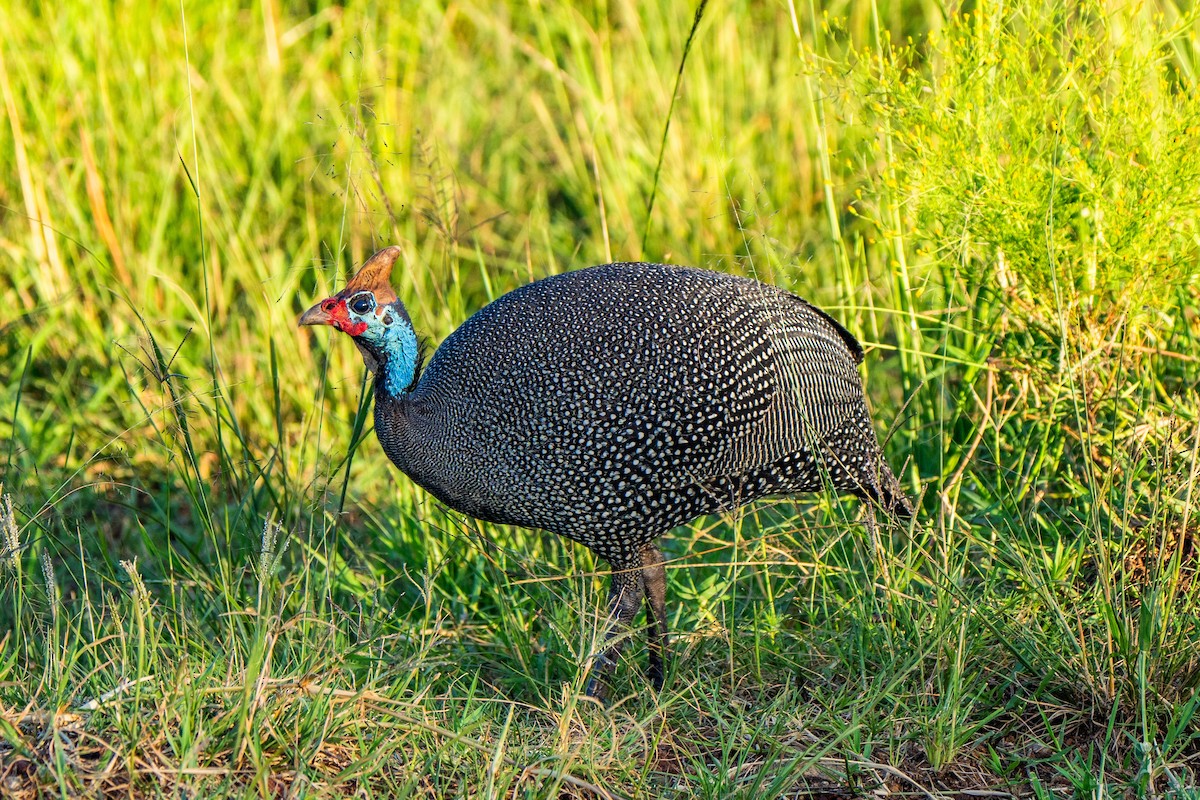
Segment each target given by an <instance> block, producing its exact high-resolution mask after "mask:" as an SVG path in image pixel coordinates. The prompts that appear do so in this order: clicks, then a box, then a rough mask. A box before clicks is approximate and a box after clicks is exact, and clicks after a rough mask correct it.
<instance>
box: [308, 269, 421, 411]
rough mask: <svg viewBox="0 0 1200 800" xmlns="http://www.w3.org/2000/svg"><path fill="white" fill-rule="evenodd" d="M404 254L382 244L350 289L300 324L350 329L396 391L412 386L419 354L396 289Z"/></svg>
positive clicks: (380, 380) (382, 380)
mask: <svg viewBox="0 0 1200 800" xmlns="http://www.w3.org/2000/svg"><path fill="white" fill-rule="evenodd" d="M399 257H400V248H399V247H385V248H384V249H383V250H380V251H379V252H378V253H376V254H375V255H373V256H371V257H370V258H369V259H367V263H365V264H363V265H362V268H361V269H359V271H358V272H357V273H356V274H355V275H354V277H353V278H351V279H350V282H349V283H347V284H346V288H345V289H343V290H342V291H340V292H338V293H337V294H335V295H334V296H333V297H327V298H326V299H324V300H322V301H321V302H319V303H317V304H316V305H315V306H313V307H312V308H310V309H309V310H308V311H305V312H304V315H303V316H302V317H300V324H301V325H329V326H331V327H333V328H336V329H338V330H339V331H341V332H342V333H345V334H348V335H349V336H350V337H351V338H352V339H353V340H354V344H355V346H357V347H358V350H359V352H360V353H362V357H363V361H364V362H365V363H366V365H367V369H369V370H370V371H371V372H374V373H375V374H376V381H377V386H378V387H380V388H382V389H383V390H384V391H385V392H387V393H388V394H392V395H399V394H403V393H405V392H407V391H409V390H411V389H412V386H413V384H414V383H415V382H416V377H417V368H418V362H419V359H420V348H419V346H418V343H417V335H416V333H415V332H414V331H413V326H412V320H410V319H409V317H408V311H407V310H406V309H405V308H404V304H403V303H401V302H400V300H399V298H397V297H396V292H395V291H394V290H393V289H392V284H391V274H392V266H393V265H394V264H395V263H396V259H397V258H399Z"/></svg>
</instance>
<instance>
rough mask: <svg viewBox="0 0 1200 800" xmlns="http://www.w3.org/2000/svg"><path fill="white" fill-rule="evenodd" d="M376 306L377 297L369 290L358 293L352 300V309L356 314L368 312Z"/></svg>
mask: <svg viewBox="0 0 1200 800" xmlns="http://www.w3.org/2000/svg"><path fill="white" fill-rule="evenodd" d="M374 307H375V299H374V298H373V297H371V295H370V293H368V292H363V293H362V294H356V295H355V296H354V297H353V298H352V299H351V300H350V310H351V311H353V312H354V313H355V314H366V313H367V312H368V311H370V310H371V309H372V308H374Z"/></svg>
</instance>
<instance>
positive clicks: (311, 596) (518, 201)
mask: <svg viewBox="0 0 1200 800" xmlns="http://www.w3.org/2000/svg"><path fill="white" fill-rule="evenodd" d="M2 5H3V17H4V20H5V22H4V24H3V26H0V93H2V97H0V99H2V100H3V109H4V114H3V119H2V122H0V166H3V169H0V262H2V263H3V269H0V309H2V310H0V372H2V373H3V375H4V376H5V378H4V380H2V381H0V483H2V484H3V495H4V497H5V498H7V499H6V500H5V501H3V502H0V534H2V535H3V542H2V543H0V562H2V563H3V567H2V568H0V569H2V570H3V571H2V573H0V595H3V598H4V600H3V603H2V604H0V781H3V782H4V783H2V784H0V792H3V791H9V792H11V793H17V792H27V793H29V794H28V796H37V794H36V793H37V792H39V791H45V792H49V793H52V794H54V795H60V796H71V795H74V794H83V793H96V792H100V791H119V792H122V793H127V792H128V793H133V794H134V795H136V796H142V795H145V796H157V795H158V794H170V795H172V796H178V795H179V794H180V793H181V792H182V793H184V794H186V795H187V796H201V795H202V796H216V795H222V794H228V795H231V796H241V795H250V796H258V795H282V794H287V795H288V796H304V795H312V796H324V795H343V794H352V795H356V796H358V795H361V796H374V795H379V796H387V797H393V796H424V797H441V796H469V797H486V796H531V797H543V796H545V797H560V796H586V797H603V796H605V795H606V793H611V796H625V797H635V796H679V797H696V796H704V797H729V796H735V795H740V796H746V797H763V796H774V795H779V794H782V793H785V792H792V793H803V792H808V793H820V792H828V793H836V792H844V791H850V790H854V789H855V787H858V789H860V790H865V791H872V790H877V789H879V788H881V787H882V788H885V789H889V790H904V791H919V790H924V791H928V792H939V791H948V790H959V789H978V788H983V787H987V788H991V789H999V790H1003V791H1007V792H1011V793H1013V794H1022V795H1024V794H1036V795H1039V796H1049V795H1051V794H1054V795H1072V794H1079V795H1088V796H1095V793H1096V792H1127V793H1133V794H1152V793H1160V794H1161V793H1169V792H1175V793H1176V794H1179V795H1180V796H1182V794H1181V793H1184V792H1186V791H1187V787H1188V786H1192V785H1194V784H1195V782H1196V776H1197V769H1198V766H1197V762H1198V759H1200V738H1198V733H1197V731H1198V728H1200V725H1198V719H1200V718H1198V715H1197V710H1198V708H1200V695H1198V693H1197V691H1198V687H1200V655H1198V653H1200V622H1198V617H1200V597H1198V592H1200V588H1198V584H1197V581H1196V578H1195V576H1196V567H1197V558H1198V549H1200V533H1198V530H1200V529H1198V528H1197V510H1196V505H1197V503H1198V502H1200V498H1197V497H1195V492H1194V490H1195V489H1196V488H1197V487H1200V483H1198V482H1197V470H1198V469H1200V466H1198V463H1200V462H1198V460H1197V454H1198V453H1200V398H1198V396H1197V381H1198V375H1200V366H1198V362H1200V345H1198V344H1197V334H1198V333H1200V284H1198V281H1197V278H1196V274H1197V264H1198V255H1200V250H1198V244H1200V239H1198V235H1200V231H1198V222H1200V152H1198V148H1197V146H1196V145H1197V143H1198V142H1200V97H1198V96H1197V86H1196V80H1197V72H1196V71H1197V69H1198V68H1200V63H1198V62H1197V59H1198V58H1200V50H1198V49H1197V48H1198V45H1200V26H1198V25H1197V12H1196V11H1195V10H1194V9H1191V8H1190V7H1184V6H1182V5H1179V4H1177V3H1175V2H1173V1H1172V0H1156V1H1155V2H1143V3H1135V4H1128V3H1123V2H1111V1H1110V0H1083V1H1082V2H1076V3H1066V4H1060V3H1054V2H1039V1H1038V0H1016V2H1011V3H1004V4H989V3H966V4H964V5H961V6H960V5H958V4H955V3H947V4H942V3H937V2H930V1H928V0H926V1H925V2H917V1H916V0H868V1H862V0H842V1H841V2H831V3H827V4H824V5H817V4H815V3H813V2H809V3H807V4H801V5H796V4H794V2H792V0H783V1H782V2H740V1H738V0H713V1H712V2H709V3H707V4H705V5H704V6H702V8H703V13H702V14H699V15H697V7H696V6H694V5H689V4H681V3H673V2H670V0H656V1H655V2H646V3H634V2H621V1H620V0H614V2H596V3H587V4H580V5H573V4H572V5H568V4H547V3H541V2H537V0H531V1H530V2H528V3H509V4H503V5H494V4H476V3H472V2H451V3H435V2H425V1H424V0H411V1H410V2H405V3H403V4H399V5H398V6H396V7H392V6H389V5H387V4H376V3H373V2H369V1H367V0H363V2H357V1H353V2H347V3H346V4H344V5H324V4H320V3H303V2H295V3H293V2H280V0H261V2H251V3H245V4H240V5H234V4H226V3H215V2H214V3H183V4H180V5H173V4H169V3H168V4H161V3H139V2H115V3H111V4H87V3H78V2H66V3H61V4H53V5H44V4H26V3H21V2H13V0H8V2H4V3H3V4H2ZM696 20H698V22H697V23H696V25H695V27H694V28H693V22H694V21H696ZM689 40H690V42H691V47H690V50H688V55H687V58H686V61H684V53H685V44H686V43H688V42H689ZM677 76H679V81H678V86H677V82H676V81H677ZM677 88H678V91H677V92H676V89H677ZM673 98H674V102H672V100H673ZM668 123H669V125H668ZM664 131H665V135H664ZM651 198H653V200H651ZM393 243H394V244H399V245H401V246H402V247H403V248H404V251H405V256H404V259H403V262H402V264H400V265H399V266H398V267H397V270H396V274H395V282H396V286H397V290H398V292H399V294H400V295H401V297H402V299H403V300H404V301H405V302H406V303H407V305H408V307H409V310H410V312H411V314H412V317H413V319H414V322H415V324H416V326H417V328H418V330H419V331H422V332H424V333H426V334H428V335H429V337H430V338H431V340H432V341H433V342H435V343H436V342H437V341H440V340H441V339H442V338H443V337H444V336H445V335H446V334H447V333H449V332H450V331H451V330H453V329H454V328H455V327H456V326H457V325H458V324H459V323H461V322H462V321H463V320H464V319H465V318H466V317H467V316H468V315H469V314H471V313H472V312H473V311H475V310H477V309H478V308H480V307H481V306H482V305H484V304H485V303H486V302H488V300H490V299H492V298H494V297H496V296H498V295H499V294H502V293H503V292H505V291H507V290H509V289H512V288H514V287H516V286H519V285H522V284H523V283H526V282H528V281H530V280H533V279H536V278H539V277H542V276H545V275H548V274H552V273H556V272H561V271H564V270H568V269H573V268H577V267H581V266H585V265H588V264H593V263H601V262H607V261H614V260H638V259H642V260H653V261H667V262H672V263H687V264H693V265H698V266H704V267H708V268H712V269H718V270H724V271H729V272H734V273H738V274H746V275H753V276H756V277H758V278H760V279H762V280H765V281H768V282H771V283H775V284H778V285H780V286H784V287H786V288H788V289H790V290H792V291H795V292H796V293H798V294H801V295H803V296H805V297H806V298H808V299H810V300H812V301H813V302H816V303H818V304H819V305H821V306H822V307H824V308H825V309H827V310H828V311H830V312H831V313H832V314H833V315H834V316H835V317H837V318H838V319H840V320H841V321H843V322H844V323H845V324H846V325H847V327H849V328H850V330H851V331H853V332H854V333H855V334H856V335H858V336H859V337H860V338H861V339H862V341H863V342H864V344H865V345H866V347H867V349H868V356H867V359H866V364H865V367H864V377H865V380H866V382H867V387H868V394H869V397H870V399H871V403H872V405H873V409H874V412H875V416H876V419H877V422H878V424H879V432H880V434H881V436H883V435H887V436H888V437H889V438H888V439H887V446H886V449H887V451H888V455H889V459H890V460H891V462H892V463H893V465H894V466H895V467H896V468H897V470H898V473H899V474H901V478H902V481H903V482H904V483H905V485H906V486H907V488H908V489H909V490H910V491H911V492H912V493H913V494H914V495H919V496H920V497H921V507H922V512H921V515H920V518H919V520H918V522H917V524H916V525H915V526H914V528H913V529H912V530H911V531H900V530H895V531H891V532H890V534H888V535H885V536H884V537H883V539H882V540H881V541H880V542H879V543H878V545H877V546H876V545H875V544H873V543H872V542H871V540H870V539H869V538H868V537H867V535H866V534H865V531H864V527H863V523H862V519H861V514H860V511H859V508H858V506H857V505H856V504H854V503H853V502H850V501H845V502H842V501H838V500H837V499H835V498H815V497H814V498H798V499H797V500H796V501H794V502H793V501H790V500H789V501H786V502H783V501H781V502H774V503H766V504H762V505H760V506H758V507H756V508H755V509H753V510H752V511H750V512H749V513H748V514H746V515H742V516H738V517H736V518H729V519H710V520H704V521H701V522H698V523H696V524H695V525H693V526H691V527H689V528H687V529H684V530H681V531H678V532H676V534H675V535H674V536H673V537H670V539H669V541H668V542H667V543H666V545H665V549H666V551H667V553H668V556H669V557H670V558H671V559H672V563H671V570H670V573H669V593H670V597H671V607H672V609H671V614H672V620H671V621H672V625H673V628H674V630H675V631H676V632H677V646H676V653H677V656H678V658H677V660H676V666H675V669H674V675H673V680H672V683H671V686H670V687H669V688H668V690H667V691H665V692H664V693H663V694H661V695H660V696H658V697H650V696H649V695H648V693H646V692H644V691H643V690H642V687H641V684H640V681H639V676H640V671H639V670H640V665H639V664H638V663H636V661H637V659H636V654H631V655H630V657H629V659H628V661H629V663H628V664H626V665H625V667H624V669H623V670H622V673H623V677H622V679H621V680H622V681H623V683H622V684H621V689H622V692H623V693H624V694H625V695H628V697H627V699H626V700H625V701H623V702H621V703H618V704H617V705H616V706H615V707H614V708H612V709H609V710H607V711H602V710H599V709H594V708H591V707H589V706H588V705H587V704H583V705H582V706H581V705H580V704H579V702H578V700H579V692H580V679H579V675H578V670H577V665H578V664H579V663H580V661H581V660H582V659H584V658H585V657H586V655H587V653H589V652H591V650H592V648H593V645H594V642H595V638H596V636H597V635H598V631H602V620H599V619H598V618H597V616H596V611H597V610H598V609H599V608H600V605H601V599H602V586H603V574H602V571H603V569H604V565H603V564H601V563H594V562H593V561H592V559H591V557H590V556H589V555H588V554H586V553H585V552H584V551H582V550H577V549H576V548H574V546H572V545H570V544H569V543H564V542H562V541H559V540H557V539H555V538H553V537H550V536H546V535H542V534H539V533H537V532H528V531H518V530H511V529H504V530H500V529H497V528H496V527H495V526H488V525H482V524H477V523H475V522H473V521H470V520H466V519H464V518H462V517H461V516H458V515H455V514H451V513H447V512H445V511H444V510H443V509H441V508H439V507H438V506H437V505H436V504H435V503H434V502H432V501H431V500H430V499H429V498H428V497H427V496H425V495H424V494H423V493H421V492H420V491H419V490H417V489H415V488H414V487H413V486H412V485H411V484H410V483H409V482H408V481H407V480H406V479H404V478H403V477H402V476H399V475H398V474H397V473H395V472H394V471H393V470H392V469H391V467H390V465H389V464H388V463H387V461H386V459H385V458H384V457H383V455H382V453H381V452H380V450H379V448H378V447H377V445H376V444H375V442H374V441H373V436H372V435H371V432H370V424H369V422H370V420H369V415H364V413H363V412H364V411H365V410H366V409H367V408H369V406H368V405H367V402H366V401H367V399H369V398H364V391H363V390H364V383H363V378H362V372H363V370H362V366H361V363H360V359H359V358H358V356H357V354H356V353H355V352H354V351H353V349H352V348H351V347H350V346H349V343H347V342H345V341H343V340H342V337H338V338H334V337H331V336H323V335H317V336H312V335H309V333H308V332H298V331H297V330H296V328H295V321H296V318H297V316H298V314H299V313H300V312H301V311H302V310H303V309H304V308H306V307H307V306H308V305H309V304H311V303H312V302H314V301H315V300H316V299H319V298H321V297H324V296H326V295H327V294H329V293H331V292H333V291H335V290H336V289H338V288H340V285H341V283H342V281H343V280H344V279H345V277H346V275H347V274H348V273H349V271H350V270H352V269H353V267H354V265H356V264H358V263H360V262H361V261H362V260H363V259H364V258H365V257H366V256H368V255H369V254H370V253H371V252H372V251H373V250H374V249H375V248H376V247H379V246H382V245H386V244H393ZM360 443H361V446H360ZM901 467H903V469H901ZM630 649H631V650H635V649H636V648H630Z"/></svg>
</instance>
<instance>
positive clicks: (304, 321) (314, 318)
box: [300, 298, 333, 325]
mask: <svg viewBox="0 0 1200 800" xmlns="http://www.w3.org/2000/svg"><path fill="white" fill-rule="evenodd" d="M332 300H333V298H329V300H322V301H321V302H319V303H317V304H316V305H315V306H313V307H312V308H310V309H309V310H308V311H305V312H304V315H303V316H302V317H300V324H301V325H332V324H333V317H332V316H331V315H330V313H329V311H330V301H332Z"/></svg>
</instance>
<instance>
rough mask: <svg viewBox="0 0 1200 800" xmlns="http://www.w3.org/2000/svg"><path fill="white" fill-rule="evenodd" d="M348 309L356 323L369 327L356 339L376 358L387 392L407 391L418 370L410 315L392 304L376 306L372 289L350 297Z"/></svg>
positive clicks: (400, 392)
mask: <svg viewBox="0 0 1200 800" xmlns="http://www.w3.org/2000/svg"><path fill="white" fill-rule="evenodd" d="M356 306H357V308H356ZM346 311H347V314H348V316H349V317H350V319H351V320H352V321H353V322H360V323H363V324H365V325H366V326H367V327H366V330H364V331H363V332H362V333H360V334H358V335H357V336H356V337H355V339H356V340H357V342H358V344H359V345H360V346H362V347H364V348H365V349H367V350H368V351H370V352H371V353H372V355H373V356H374V357H375V361H376V362H377V367H376V368H377V369H378V370H379V371H380V374H379V375H378V376H377V380H381V381H382V383H383V389H384V391H386V392H387V393H388V394H389V395H392V396H393V397H395V396H399V395H402V394H404V393H405V392H407V391H408V389H409V387H410V386H412V382H413V375H414V373H415V372H416V369H417V334H416V332H415V331H413V329H412V325H411V324H409V321H408V315H407V314H405V313H404V312H403V311H402V310H399V309H396V308H394V307H393V306H391V305H383V306H378V307H377V306H376V304H375V296H374V295H373V294H371V293H370V292H359V293H357V294H355V295H353V296H352V297H350V298H348V299H347V300H346ZM368 366H369V365H368Z"/></svg>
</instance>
